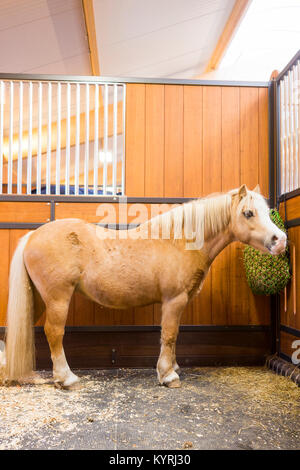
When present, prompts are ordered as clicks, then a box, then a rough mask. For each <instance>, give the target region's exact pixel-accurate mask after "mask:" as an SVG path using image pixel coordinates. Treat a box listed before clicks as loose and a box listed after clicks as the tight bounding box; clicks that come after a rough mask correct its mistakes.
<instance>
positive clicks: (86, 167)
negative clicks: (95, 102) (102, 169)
mask: <svg viewBox="0 0 300 470" xmlns="http://www.w3.org/2000/svg"><path fill="white" fill-rule="evenodd" d="M89 112H90V88H89V84H88V83H86V85H85V155H84V194H85V195H87V194H88V188H89V134H90V127H89V126H90V115H89Z"/></svg>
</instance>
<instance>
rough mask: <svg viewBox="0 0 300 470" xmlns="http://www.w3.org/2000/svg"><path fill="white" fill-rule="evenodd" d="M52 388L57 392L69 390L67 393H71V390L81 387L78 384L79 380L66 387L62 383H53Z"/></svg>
mask: <svg viewBox="0 0 300 470" xmlns="http://www.w3.org/2000/svg"><path fill="white" fill-rule="evenodd" d="M54 387H55V388H58V389H59V390H69V391H72V390H78V389H79V388H80V387H81V383H80V382H79V380H77V381H76V382H73V383H71V384H69V385H66V384H65V383H63V382H58V381H55V382H54Z"/></svg>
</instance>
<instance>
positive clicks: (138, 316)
mask: <svg viewBox="0 0 300 470" xmlns="http://www.w3.org/2000/svg"><path fill="white" fill-rule="evenodd" d="M268 165H269V156H268V90H267V88H255V87H221V86H187V85H150V84H149V85H148V84H136V85H135V84H134V85H133V84H129V85H127V106H126V195H127V196H136V197H161V198H162V197H199V196H203V195H206V194H209V193H212V192H217V191H227V190H229V189H232V188H234V187H237V186H239V185H240V184H241V183H246V184H247V185H248V186H249V188H250V189H252V188H253V187H254V186H255V185H256V184H257V183H259V184H260V186H261V188H262V191H263V193H264V195H265V196H268V190H269V179H268ZM14 204H27V206H24V205H23V206H21V205H19V206H16V205H15V206H13V205H14ZM38 204H40V205H39V206H38ZM96 206H97V204H92V203H84V202H76V203H75V202H72V203H61V202H60V203H58V204H57V205H56V206H55V217H56V218H63V217H73V216H77V217H81V218H83V219H86V220H89V221H91V222H95V221H98V219H95V210H96ZM49 218H50V207H49V204H48V203H46V202H45V203H31V202H29V203H9V202H0V222H19V223H20V222H33V223H44V222H46V221H47V220H48V219H49ZM23 233H26V230H16V229H1V230H0V242H1V246H2V253H3V255H2V261H1V268H0V269H1V274H0V276H1V283H0V325H4V324H5V310H6V302H7V276H8V270H9V261H10V258H11V255H12V253H13V250H14V248H15V246H16V243H17V239H18V237H19V236H21V235H23ZM269 307H270V302H269V298H267V297H259V296H254V295H253V294H252V293H251V291H250V289H249V288H248V285H247V283H246V279H245V274H244V269H243V262H242V246H241V245H239V244H234V245H231V246H230V247H228V248H227V249H226V250H225V251H224V252H223V253H221V255H219V257H218V258H217V260H216V261H215V262H214V264H213V267H212V270H211V273H210V274H209V276H208V278H207V280H206V281H205V284H204V287H203V290H202V293H201V295H200V296H198V297H197V298H196V299H195V300H194V301H193V303H191V304H190V305H189V306H188V308H187V309H186V312H185V314H184V316H183V320H182V323H183V324H191V325H269V324H270V308H269ZM42 322H43V321H40V322H39V324H42ZM159 323H160V307H159V306H158V305H154V306H150V307H146V308H135V309H130V310H128V311H125V312H124V311H119V310H109V309H106V308H102V307H100V306H98V305H95V304H93V303H92V302H90V301H88V300H86V299H84V298H82V297H81V296H80V295H75V296H74V298H73V299H72V303H71V306H70V312H69V318H68V325H73V326H76V325H158V324H159Z"/></svg>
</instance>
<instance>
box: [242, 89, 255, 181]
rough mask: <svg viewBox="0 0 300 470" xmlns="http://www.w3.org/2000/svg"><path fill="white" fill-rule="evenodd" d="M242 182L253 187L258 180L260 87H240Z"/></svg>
mask: <svg viewBox="0 0 300 470" xmlns="http://www.w3.org/2000/svg"><path fill="white" fill-rule="evenodd" d="M240 120H241V124H240V126H241V128H240V129H241V131H240V132H241V134H240V136H241V143H240V145H241V184H243V183H245V184H246V185H247V186H248V188H249V189H253V188H254V187H255V186H256V185H257V183H258V181H259V177H258V89H257V88H247V87H242V88H240Z"/></svg>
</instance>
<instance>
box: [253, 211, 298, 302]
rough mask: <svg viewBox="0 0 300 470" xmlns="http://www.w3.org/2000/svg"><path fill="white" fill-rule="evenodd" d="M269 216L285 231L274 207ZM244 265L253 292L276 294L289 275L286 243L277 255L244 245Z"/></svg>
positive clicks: (282, 287)
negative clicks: (282, 251)
mask: <svg viewBox="0 0 300 470" xmlns="http://www.w3.org/2000/svg"><path fill="white" fill-rule="evenodd" d="M270 218H271V220H272V222H274V224H275V225H277V227H279V228H280V229H281V230H282V231H283V232H285V233H286V229H285V226H284V222H283V220H282V219H281V217H280V215H279V212H278V211H277V210H276V209H271V210H270ZM244 265H245V271H246V277H247V281H248V284H249V286H250V288H251V289H252V291H253V293H254V294H259V295H272V294H277V293H279V292H281V291H282V290H283V289H284V288H285V286H286V285H287V283H288V281H289V279H290V277H291V273H290V263H289V249H288V245H287V248H286V250H285V252H284V253H282V254H281V255H278V256H274V255H271V254H265V253H261V252H260V251H258V250H256V249H255V248H252V247H251V246H246V247H245V249H244Z"/></svg>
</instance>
